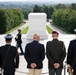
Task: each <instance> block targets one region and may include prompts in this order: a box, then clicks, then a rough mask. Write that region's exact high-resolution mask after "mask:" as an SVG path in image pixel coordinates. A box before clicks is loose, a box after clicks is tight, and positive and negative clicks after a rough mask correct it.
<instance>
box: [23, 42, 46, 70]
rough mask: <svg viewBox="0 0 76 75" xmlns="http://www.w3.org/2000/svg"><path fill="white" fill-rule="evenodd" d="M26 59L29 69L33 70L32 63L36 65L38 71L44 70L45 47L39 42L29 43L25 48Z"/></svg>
mask: <svg viewBox="0 0 76 75" xmlns="http://www.w3.org/2000/svg"><path fill="white" fill-rule="evenodd" d="M24 56H25V59H26V61H27V68H31V66H30V65H31V63H36V65H37V66H36V67H35V68H36V69H41V68H43V63H42V61H43V60H44V58H45V49H44V45H43V44H40V43H38V41H33V42H31V43H28V44H27V45H26V47H25V54H24Z"/></svg>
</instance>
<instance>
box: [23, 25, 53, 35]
mask: <svg viewBox="0 0 76 75" xmlns="http://www.w3.org/2000/svg"><path fill="white" fill-rule="evenodd" d="M46 29H47V31H48V33H49V34H51V32H52V29H51V28H50V27H49V26H46ZM28 30H29V26H27V27H26V28H24V30H23V31H22V34H27V32H28Z"/></svg>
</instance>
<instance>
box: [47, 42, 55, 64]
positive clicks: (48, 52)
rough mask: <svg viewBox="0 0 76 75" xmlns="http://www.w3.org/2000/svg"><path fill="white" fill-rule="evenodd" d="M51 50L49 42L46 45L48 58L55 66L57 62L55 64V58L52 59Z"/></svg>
mask: <svg viewBox="0 0 76 75" xmlns="http://www.w3.org/2000/svg"><path fill="white" fill-rule="evenodd" d="M49 50H50V48H49V42H47V45H46V56H47V58H48V60H49V61H50V63H51V65H53V64H54V63H55V62H54V60H53V58H52V57H51V55H50V51H49Z"/></svg>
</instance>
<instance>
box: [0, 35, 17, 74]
mask: <svg viewBox="0 0 76 75" xmlns="http://www.w3.org/2000/svg"><path fill="white" fill-rule="evenodd" d="M12 38H13V37H12V35H11V34H8V35H6V36H5V42H6V44H5V45H4V46H1V48H0V56H1V67H2V68H3V69H4V73H3V75H15V68H18V66H19V55H18V52H17V49H16V47H14V46H11V43H12Z"/></svg>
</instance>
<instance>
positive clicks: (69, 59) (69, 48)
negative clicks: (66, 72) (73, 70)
mask: <svg viewBox="0 0 76 75" xmlns="http://www.w3.org/2000/svg"><path fill="white" fill-rule="evenodd" d="M71 53H72V43H71V42H70V44H69V47H68V55H67V64H70V61H71V57H72V54H71Z"/></svg>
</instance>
